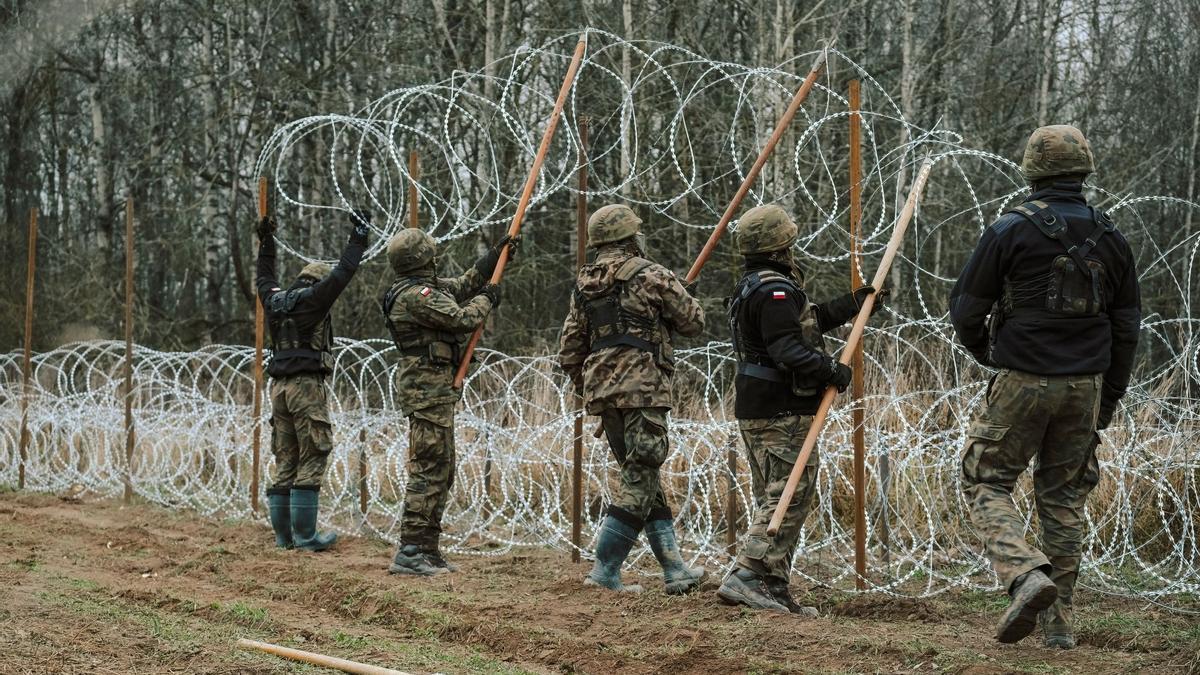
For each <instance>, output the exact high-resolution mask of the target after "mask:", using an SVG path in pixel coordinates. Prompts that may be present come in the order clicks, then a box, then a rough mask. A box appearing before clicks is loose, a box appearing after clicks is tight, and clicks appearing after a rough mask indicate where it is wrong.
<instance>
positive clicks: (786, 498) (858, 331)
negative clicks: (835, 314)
mask: <svg viewBox="0 0 1200 675" xmlns="http://www.w3.org/2000/svg"><path fill="white" fill-rule="evenodd" d="M932 168H933V162H932V161H931V160H930V159H928V158H926V159H925V161H924V162H923V163H922V164H921V170H920V171H919V172H918V173H917V177H916V179H915V180H913V186H912V190H910V191H909V193H908V201H906V202H905V203H904V210H903V211H902V212H901V213H900V218H899V220H898V221H897V222H896V227H895V229H893V230H892V239H891V241H889V242H888V246H887V250H885V251H884V252H883V260H881V261H880V262H879V269H878V270H876V271H875V279H874V280H872V282H871V285H872V286H874V287H875V290H876V292H878V291H879V290H880V289H882V288H883V284H884V283H885V282H886V281H887V274H888V271H889V270H890V269H891V267H892V262H893V261H894V260H895V259H896V255H897V254H898V253H899V252H900V244H901V243H903V241H904V233H905V232H906V231H908V224H909V222H910V221H911V220H912V216H913V213H914V212H915V211H916V209H917V202H919V201H920V200H921V192H922V190H923V189H924V187H925V181H926V180H928V178H929V172H930V170H931V169H932ZM875 295H876V294H875V293H872V294H870V295H868V296H867V297H866V298H865V299H863V304H862V307H861V308H859V310H858V316H857V317H855V319H854V325H853V326H852V327H851V328H850V336H849V337H847V338H846V348H845V349H843V350H842V355H841V357H840V359H839V361H840V362H841V363H842V364H846V365H848V364H849V362H850V359H851V358H852V357H853V355H854V351H855V350H856V349H858V344H859V342H861V341H862V335H863V331H864V330H866V328H867V319H868V318H870V316H871V310H872V309H873V308H874V307H875ZM835 396H837V389H836V388H835V387H827V388H826V389H825V395H824V396H822V397H821V405H820V407H819V408H817V414H816V415H815V416H814V417H813V422H812V426H811V427H809V429H808V436H806V437H805V439H804V445H803V446H802V447H801V448H800V455H799V456H798V457H796V463H795V464H794V465H793V466H792V473H791V474H790V475H789V476H788V481H787V485H785V486H784V488H783V494H782V495H780V497H779V504H778V505H777V506H776V507H775V513H774V514H773V515H772V516H771V523H770V524H769V525H768V526H767V534H768V535H770V536H772V537H773V536H775V534H776V533H777V532H779V526H780V524H782V523H783V514H784V513H786V512H787V510H788V507H789V506H791V504H792V497H793V496H794V495H795V494H796V486H797V485H798V484H799V483H800V476H801V475H803V474H804V465H805V464H806V463H807V462H808V457H809V455H811V454H812V451H813V448H814V447H816V444H817V437H818V436H820V435H821V428H822V427H823V426H825V417H826V416H827V415H829V408H830V407H831V406H832V405H833V399H834V397H835Z"/></svg>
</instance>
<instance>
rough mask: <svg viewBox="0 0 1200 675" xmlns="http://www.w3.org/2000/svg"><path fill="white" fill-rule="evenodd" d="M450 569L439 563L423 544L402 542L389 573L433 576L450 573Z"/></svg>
mask: <svg viewBox="0 0 1200 675" xmlns="http://www.w3.org/2000/svg"><path fill="white" fill-rule="evenodd" d="M449 572H450V570H449V569H448V568H447V567H445V566H443V565H439V564H437V561H436V560H434V559H433V556H432V555H430V553H429V552H428V551H426V550H425V549H424V548H422V547H421V546H418V545H417V544H404V543H401V544H400V545H399V546H397V547H396V555H395V557H393V558H392V564H391V565H389V566H388V574H412V575H414V576H418V577H432V576H435V575H438V574H448V573H449Z"/></svg>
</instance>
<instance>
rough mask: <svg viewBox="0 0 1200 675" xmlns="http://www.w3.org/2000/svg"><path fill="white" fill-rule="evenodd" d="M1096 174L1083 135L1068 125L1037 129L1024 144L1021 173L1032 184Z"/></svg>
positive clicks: (1089, 148)
mask: <svg viewBox="0 0 1200 675" xmlns="http://www.w3.org/2000/svg"><path fill="white" fill-rule="evenodd" d="M1095 171H1096V163H1095V160H1094V159H1093V158H1092V147H1091V145H1089V144H1088V142H1087V139H1086V138H1084V136H1083V132H1082V131H1080V130H1079V129H1076V128H1075V127H1073V126H1071V125H1069V124H1054V125H1051V126H1048V127H1039V128H1038V129H1036V130H1034V132H1033V134H1032V135H1030V137H1029V142H1028V143H1026V144H1025V155H1024V156H1023V157H1022V158H1021V173H1022V174H1023V175H1024V176H1025V180H1027V181H1029V182H1031V183H1032V182H1033V181H1036V180H1041V179H1043V178H1050V177H1052V176H1063V175H1067V174H1089V173H1094V172H1095Z"/></svg>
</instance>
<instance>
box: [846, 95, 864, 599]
mask: <svg viewBox="0 0 1200 675" xmlns="http://www.w3.org/2000/svg"><path fill="white" fill-rule="evenodd" d="M860 104H861V88H860V86H859V81H858V80H850V287H851V288H858V287H859V286H862V284H863V280H862V274H861V273H860V272H859V270H858V267H859V263H860V256H861V253H862V242H861V241H860V240H859V239H860V234H859V229H860V228H861V227H862V116H861V115H860V114H859V108H860V107H861V105H860ZM864 363H865V359H864V358H863V345H862V343H861V342H860V343H859V344H858V348H857V349H855V350H854V357H853V359H852V360H851V362H850V367H851V368H853V369H854V379H853V380H851V383H850V397H851V398H852V399H854V401H855V402H856V403H857V405H855V406H854V410H853V411H852V412H851V416H852V420H853V424H854V573H855V577H856V578H855V580H854V586H855V588H857V589H858V590H860V591H861V590H865V589H866V587H867V512H866V499H867V495H866V491H867V439H866V432H865V429H864V428H863V424H864V423H865V422H866V419H865V411H864V410H863V365H864Z"/></svg>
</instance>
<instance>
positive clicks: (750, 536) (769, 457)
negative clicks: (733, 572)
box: [737, 415, 821, 582]
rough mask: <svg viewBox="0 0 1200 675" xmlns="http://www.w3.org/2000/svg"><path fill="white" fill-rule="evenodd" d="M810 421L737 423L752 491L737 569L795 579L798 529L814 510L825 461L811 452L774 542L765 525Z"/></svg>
mask: <svg viewBox="0 0 1200 675" xmlns="http://www.w3.org/2000/svg"><path fill="white" fill-rule="evenodd" d="M812 419H813V418H812V416H810V415H786V416H782V417H774V418H770V419H757V420H738V427H739V429H740V430H741V432H742V441H743V442H744V443H745V444H746V460H747V462H748V463H749V464H750V478H751V482H752V488H753V490H754V515H753V517H752V518H751V520H750V529H749V530H748V531H747V532H746V543H745V544H744V545H743V546H742V550H741V552H740V553H739V555H738V559H737V564H738V567H742V568H745V569H748V570H750V571H752V572H754V573H756V574H759V575H761V576H766V577H775V578H778V579H782V580H784V581H785V582H786V581H787V580H788V578H789V577H790V576H791V570H792V558H793V557H795V555H796V543H797V542H798V541H799V539H800V529H801V528H802V527H803V526H804V519H805V518H807V517H808V511H809V509H810V508H812V501H813V495H814V494H816V491H817V470H818V469H819V468H820V464H821V460H820V457H819V456H818V454H817V449H816V448H813V451H812V454H810V455H809V456H808V462H807V463H806V464H805V465H804V473H803V474H802V475H801V477H800V483H799V485H797V486H796V494H795V495H793V497H792V503H791V505H790V506H788V508H787V511H785V512H784V516H783V523H782V524H780V526H779V532H777V533H776V534H775V536H774V537H771V536H770V535H768V534H767V525H769V524H770V522H771V516H772V515H773V514H774V513H775V507H777V506H778V505H779V499H780V497H782V496H783V488H784V486H785V485H787V480H788V475H789V474H791V472H792V467H793V466H795V464H796V459H797V458H798V457H799V456H800V446H801V445H803V444H804V437H805V436H806V435H808V429H809V427H810V426H812Z"/></svg>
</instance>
